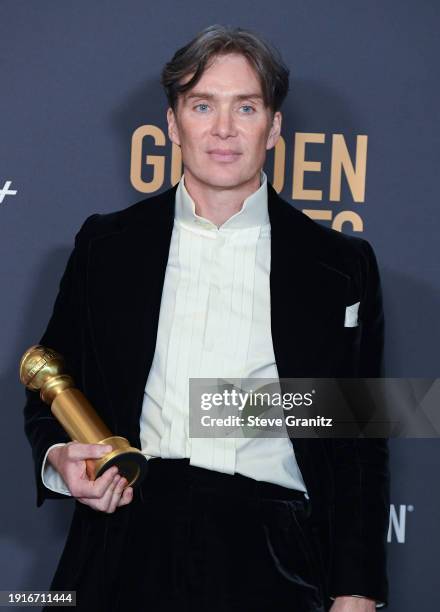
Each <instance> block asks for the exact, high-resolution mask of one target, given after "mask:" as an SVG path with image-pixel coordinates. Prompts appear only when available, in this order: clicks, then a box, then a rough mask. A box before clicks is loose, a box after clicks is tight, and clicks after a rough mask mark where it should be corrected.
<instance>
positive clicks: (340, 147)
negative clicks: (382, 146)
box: [330, 134, 368, 202]
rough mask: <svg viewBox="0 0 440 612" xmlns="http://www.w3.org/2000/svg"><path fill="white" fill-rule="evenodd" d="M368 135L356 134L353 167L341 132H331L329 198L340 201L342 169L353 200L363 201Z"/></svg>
mask: <svg viewBox="0 0 440 612" xmlns="http://www.w3.org/2000/svg"><path fill="white" fill-rule="evenodd" d="M367 143H368V136H361V135H359V136H357V138H356V157H355V163H354V167H353V164H352V161H351V159H350V154H349V152H348V149H347V145H346V144H345V139H344V136H343V135H342V134H333V140H332V156H331V170H330V200H331V201H332V202H340V201H341V180H342V169H344V173H345V178H346V179H347V183H348V186H349V187H350V191H351V195H352V196H353V201H354V202H364V201H365V177H366V174H367Z"/></svg>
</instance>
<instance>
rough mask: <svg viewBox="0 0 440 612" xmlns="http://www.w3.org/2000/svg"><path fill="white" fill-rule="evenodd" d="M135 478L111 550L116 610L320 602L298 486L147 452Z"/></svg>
mask: <svg viewBox="0 0 440 612" xmlns="http://www.w3.org/2000/svg"><path fill="white" fill-rule="evenodd" d="M141 487H142V488H141V491H140V498H141V503H139V504H137V505H136V507H133V509H132V515H131V517H130V527H129V533H128V537H126V539H125V550H124V552H123V554H122V556H121V558H120V560H119V571H118V585H117V591H116V596H115V600H114V601H113V604H114V605H115V609H116V610H120V611H121V612H122V611H124V612H125V611H126V610H130V611H142V610H145V611H148V612H202V611H203V612H208V611H209V612H232V611H235V610H240V612H260V611H261V612H263V611H264V612H267V611H268V610H274V609H276V608H275V606H279V607H278V608H277V609H279V610H280V611H281V610H282V611H284V610H285V611H289V612H324V610H326V609H327V608H326V605H327V604H326V601H327V598H326V596H325V593H324V592H323V576H322V568H321V567H320V566H319V563H318V557H319V556H318V555H317V554H316V552H317V551H316V550H314V548H313V545H312V539H311V538H310V537H309V532H308V524H307V519H308V515H309V506H308V501H307V499H306V498H305V497H304V494H303V493H301V492H299V491H294V490H291V489H286V488H284V487H281V486H278V485H274V484H269V483H263V482H257V481H255V480H253V479H251V478H246V477H245V476H241V475H237V474H236V475H234V476H231V475H227V474H223V473H220V472H215V471H212V470H206V469H203V468H198V467H195V466H191V465H190V464H189V461H188V460H187V459H151V460H150V461H149V473H148V476H147V477H146V479H145V481H144V482H143V484H142V485H141ZM134 560H136V561H134ZM330 603H331V602H330Z"/></svg>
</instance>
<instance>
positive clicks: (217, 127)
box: [212, 109, 236, 138]
mask: <svg viewBox="0 0 440 612" xmlns="http://www.w3.org/2000/svg"><path fill="white" fill-rule="evenodd" d="M212 133H213V135H214V136H219V137H220V138H228V137H229V136H235V135H236V128H235V123H234V117H233V115H232V111H231V110H229V109H219V110H218V111H217V113H216V116H215V119H214V123H213V126H212Z"/></svg>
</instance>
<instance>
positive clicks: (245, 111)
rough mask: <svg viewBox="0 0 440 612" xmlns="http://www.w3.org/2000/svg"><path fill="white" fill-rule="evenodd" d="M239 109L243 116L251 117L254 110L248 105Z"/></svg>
mask: <svg viewBox="0 0 440 612" xmlns="http://www.w3.org/2000/svg"><path fill="white" fill-rule="evenodd" d="M241 109H242V111H243V112H244V114H245V115H251V114H252V113H253V112H254V110H255V109H254V107H253V106H251V105H250V104H243V106H241Z"/></svg>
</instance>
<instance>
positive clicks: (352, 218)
mask: <svg viewBox="0 0 440 612" xmlns="http://www.w3.org/2000/svg"><path fill="white" fill-rule="evenodd" d="M344 223H351V229H352V230H353V232H363V231H364V222H363V221H362V219H361V217H360V216H359V215H358V214H357V213H355V212H353V211H352V210H343V211H342V212H340V213H338V214H337V215H336V217H335V218H334V219H333V223H332V228H333V229H335V230H338V232H342V226H343V225H344Z"/></svg>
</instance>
